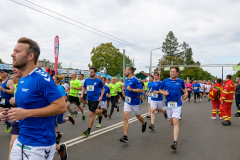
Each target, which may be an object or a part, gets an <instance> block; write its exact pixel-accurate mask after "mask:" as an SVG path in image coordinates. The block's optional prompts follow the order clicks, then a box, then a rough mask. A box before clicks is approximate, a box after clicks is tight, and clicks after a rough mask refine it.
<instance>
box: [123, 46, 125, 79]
mask: <svg viewBox="0 0 240 160" xmlns="http://www.w3.org/2000/svg"><path fill="white" fill-rule="evenodd" d="M124 82H125V49H124V50H123V83H124Z"/></svg>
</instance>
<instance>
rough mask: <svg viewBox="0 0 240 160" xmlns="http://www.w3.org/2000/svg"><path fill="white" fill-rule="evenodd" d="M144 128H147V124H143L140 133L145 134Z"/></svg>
mask: <svg viewBox="0 0 240 160" xmlns="http://www.w3.org/2000/svg"><path fill="white" fill-rule="evenodd" d="M146 128H147V122H145V124H144V125H142V132H145V131H146Z"/></svg>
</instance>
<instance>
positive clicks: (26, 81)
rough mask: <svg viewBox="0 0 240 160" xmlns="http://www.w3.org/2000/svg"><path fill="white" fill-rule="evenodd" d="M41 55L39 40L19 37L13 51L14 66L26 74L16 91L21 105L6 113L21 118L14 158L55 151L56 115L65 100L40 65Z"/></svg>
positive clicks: (40, 156) (42, 155) (47, 158)
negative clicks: (38, 63) (38, 64)
mask: <svg viewBox="0 0 240 160" xmlns="http://www.w3.org/2000/svg"><path fill="white" fill-rule="evenodd" d="M39 55H40V49H39V47H38V44H37V43H36V42H35V41H33V40H31V39H28V38H20V39H19V40H18V43H17V45H16V47H15V48H14V53H13V54H12V57H13V67H16V68H18V69H19V70H20V71H22V75H23V77H22V78H20V80H19V85H18V89H17V91H16V99H15V100H16V104H17V106H18V108H12V109H11V110H9V111H7V110H6V111H4V113H3V114H4V115H5V119H4V120H5V121H6V120H8V118H9V119H11V120H12V121H16V120H19V123H18V125H19V129H20V130H19V136H18V138H17V139H16V140H15V141H14V143H13V147H12V151H11V155H10V159H11V160H22V159H29V158H31V159H45V160H50V159H53V157H54V154H55V149H56V145H55V143H56V139H55V127H54V116H55V115H58V114H61V113H64V112H65V111H66V104H65V102H64V98H63V97H62V95H61V93H60V92H59V90H58V88H57V86H56V84H55V83H54V81H53V79H52V78H51V77H50V76H49V75H48V74H47V73H46V72H44V71H41V70H40V69H38V68H37V66H36V64H37V60H38V57H39ZM65 149H66V148H65Z"/></svg>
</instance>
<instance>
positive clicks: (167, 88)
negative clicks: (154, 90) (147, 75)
mask: <svg viewBox="0 0 240 160" xmlns="http://www.w3.org/2000/svg"><path fill="white" fill-rule="evenodd" d="M178 73H179V68H178V67H174V66H172V67H170V78H168V79H165V80H164V81H163V82H162V85H161V86H160V93H161V94H163V95H165V96H166V102H165V105H166V107H167V115H168V120H169V123H170V125H173V137H174V142H173V144H172V145H171V148H172V149H173V150H177V139H178V134H179V119H180V118H181V110H182V100H181V97H182V93H181V91H183V92H184V95H183V100H184V101H185V100H186V99H187V97H188V92H187V90H186V88H185V84H184V82H183V80H181V79H179V78H178Z"/></svg>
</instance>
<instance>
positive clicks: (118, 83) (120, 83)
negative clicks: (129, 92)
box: [116, 81, 123, 92]
mask: <svg viewBox="0 0 240 160" xmlns="http://www.w3.org/2000/svg"><path fill="white" fill-rule="evenodd" d="M116 84H117V85H118V86H119V92H122V85H123V84H122V82H120V81H119V82H117V83H116Z"/></svg>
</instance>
